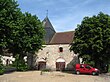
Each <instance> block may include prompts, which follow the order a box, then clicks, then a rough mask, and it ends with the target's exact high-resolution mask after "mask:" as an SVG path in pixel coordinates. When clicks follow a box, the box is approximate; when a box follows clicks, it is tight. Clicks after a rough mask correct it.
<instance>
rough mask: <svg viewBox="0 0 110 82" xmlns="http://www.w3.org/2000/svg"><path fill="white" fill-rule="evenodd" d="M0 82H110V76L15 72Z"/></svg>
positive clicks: (3, 77) (2, 78)
mask: <svg viewBox="0 0 110 82" xmlns="http://www.w3.org/2000/svg"><path fill="white" fill-rule="evenodd" d="M0 82H110V75H109V74H101V75H99V76H92V75H75V74H67V73H61V72H43V74H42V75H41V72H40V71H29V72H13V73H10V74H4V75H0Z"/></svg>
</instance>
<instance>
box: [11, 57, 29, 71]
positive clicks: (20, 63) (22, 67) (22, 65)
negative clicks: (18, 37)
mask: <svg viewBox="0 0 110 82" xmlns="http://www.w3.org/2000/svg"><path fill="white" fill-rule="evenodd" d="M13 66H14V67H16V69H17V71H27V70H28V65H27V63H26V62H25V61H24V60H20V59H19V55H16V58H15V61H14V62H13Z"/></svg>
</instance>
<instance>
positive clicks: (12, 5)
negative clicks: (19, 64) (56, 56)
mask: <svg viewBox="0 0 110 82" xmlns="http://www.w3.org/2000/svg"><path fill="white" fill-rule="evenodd" d="M43 43H44V28H43V26H42V23H41V21H40V20H39V19H38V17H37V16H35V15H31V14H30V13H22V12H21V11H20V8H18V4H17V2H16V1H15V0H0V52H3V50H7V51H8V52H9V53H13V56H14V57H15V56H16V55H19V59H20V60H23V58H24V56H26V54H27V53H31V54H35V52H37V51H38V50H39V49H41V48H42V44H43Z"/></svg>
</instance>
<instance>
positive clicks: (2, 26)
mask: <svg viewBox="0 0 110 82" xmlns="http://www.w3.org/2000/svg"><path fill="white" fill-rule="evenodd" d="M17 7H18V4H17V2H15V1H14V0H0V53H1V54H2V52H3V50H4V49H6V48H7V46H8V44H9V42H10V40H11V39H10V37H11V36H10V34H12V29H13V28H14V27H16V25H15V22H16V20H17V19H18V16H19V15H18V12H19V11H20V9H19V8H17Z"/></svg>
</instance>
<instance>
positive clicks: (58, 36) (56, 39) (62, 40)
mask: <svg viewBox="0 0 110 82" xmlns="http://www.w3.org/2000/svg"><path fill="white" fill-rule="evenodd" d="M74 33H75V32H74V31H69V32H59V33H55V35H54V36H53V38H52V40H51V41H50V43H49V44H71V43H72V42H73V38H74Z"/></svg>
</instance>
